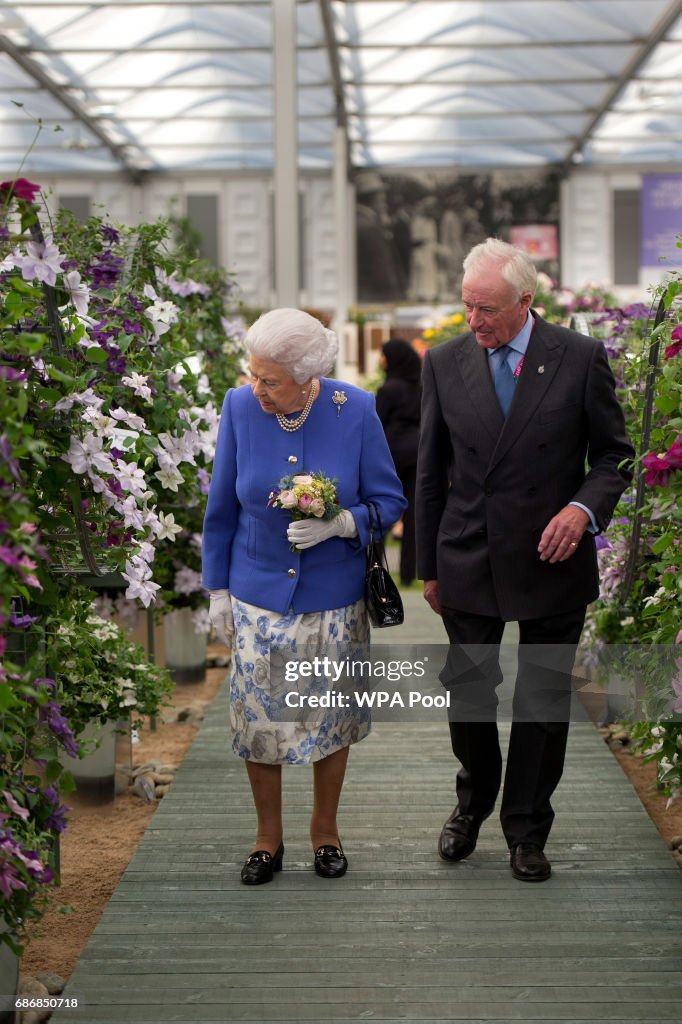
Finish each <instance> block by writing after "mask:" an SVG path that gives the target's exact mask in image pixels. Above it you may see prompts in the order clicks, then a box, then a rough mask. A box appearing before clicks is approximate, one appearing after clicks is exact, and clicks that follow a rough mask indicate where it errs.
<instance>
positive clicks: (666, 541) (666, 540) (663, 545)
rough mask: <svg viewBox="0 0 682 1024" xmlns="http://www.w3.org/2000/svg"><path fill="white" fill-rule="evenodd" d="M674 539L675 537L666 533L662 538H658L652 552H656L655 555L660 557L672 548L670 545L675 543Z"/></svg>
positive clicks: (652, 546)
mask: <svg viewBox="0 0 682 1024" xmlns="http://www.w3.org/2000/svg"><path fill="white" fill-rule="evenodd" d="M673 539H674V537H673V534H672V533H664V534H663V535H662V536H661V537H659V538H658V540H657V541H655V542H654V543H653V544H652V545H651V550H652V551H653V552H654V554H656V555H660V553H661V552H662V551H666V550H667V549H668V548H669V547H670V545H671V544H672V542H673Z"/></svg>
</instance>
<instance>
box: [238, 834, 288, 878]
mask: <svg viewBox="0 0 682 1024" xmlns="http://www.w3.org/2000/svg"><path fill="white" fill-rule="evenodd" d="M283 857H284V843H280V844H279V846H278V847H277V850H276V851H275V853H270V852H269V850H254V852H253V853H250V854H249V856H248V857H247V858H246V860H245V861H244V867H243V868H242V873H241V879H242V882H243V883H244V885H264V884H265V883H266V882H271V881H272V878H273V875H274V873H275V871H281V870H282V858H283Z"/></svg>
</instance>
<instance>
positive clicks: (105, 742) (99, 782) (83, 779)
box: [59, 720, 132, 803]
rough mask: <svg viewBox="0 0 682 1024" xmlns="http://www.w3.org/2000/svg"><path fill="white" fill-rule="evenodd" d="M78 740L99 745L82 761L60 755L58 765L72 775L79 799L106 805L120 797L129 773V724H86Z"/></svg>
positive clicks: (130, 768) (124, 721) (124, 722)
mask: <svg viewBox="0 0 682 1024" xmlns="http://www.w3.org/2000/svg"><path fill="white" fill-rule="evenodd" d="M78 740H79V741H80V740H87V741H90V742H92V741H98V746H97V747H96V748H95V749H94V750H93V751H92V752H91V753H89V754H87V755H86V756H85V757H83V758H77V757H69V755H68V754H66V753H65V752H64V751H62V752H61V754H60V758H59V760H60V762H61V764H62V765H63V766H64V767H65V768H66V769H67V770H68V771H70V772H71V774H72V775H73V779H74V782H75V783H76V792H77V794H78V796H79V797H81V798H82V799H84V800H90V801H92V802H93V803H106V802H107V801H111V800H113V799H114V797H115V796H116V795H117V794H119V793H123V792H124V791H125V789H126V788H127V787H128V785H129V782H130V775H131V770H132V753H131V742H130V724H129V722H128V721H127V720H121V721H115V722H96V721H92V722H89V723H88V725H86V726H85V728H84V729H83V730H82V732H80V733H79V734H78Z"/></svg>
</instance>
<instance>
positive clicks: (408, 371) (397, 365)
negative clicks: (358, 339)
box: [381, 338, 422, 383]
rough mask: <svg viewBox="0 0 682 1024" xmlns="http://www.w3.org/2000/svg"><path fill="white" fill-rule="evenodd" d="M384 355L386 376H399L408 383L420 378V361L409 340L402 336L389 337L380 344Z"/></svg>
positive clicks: (417, 380)
mask: <svg viewBox="0 0 682 1024" xmlns="http://www.w3.org/2000/svg"><path fill="white" fill-rule="evenodd" d="M381 351H382V352H383V354H384V356H385V357H386V377H387V378H389V377H400V378H401V379H402V380H407V381H410V383H418V382H419V380H420V378H421V372H422V361H421V359H420V358H419V355H418V354H417V353H416V352H415V350H414V349H413V348H412V346H411V345H410V344H409V342H407V341H405V340H404V339H403V338H391V340H390V341H385V342H384V344H383V345H382V346H381Z"/></svg>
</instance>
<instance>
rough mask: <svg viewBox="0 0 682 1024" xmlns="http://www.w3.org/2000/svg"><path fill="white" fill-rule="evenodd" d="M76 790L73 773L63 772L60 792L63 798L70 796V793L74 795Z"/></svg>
mask: <svg viewBox="0 0 682 1024" xmlns="http://www.w3.org/2000/svg"><path fill="white" fill-rule="evenodd" d="M75 789H76V783H75V782H74V781H73V775H72V774H71V772H66V771H65V772H62V776H61V778H60V780H59V792H60V793H61V794H62V796H68V795H69V793H73V792H74V791H75Z"/></svg>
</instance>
